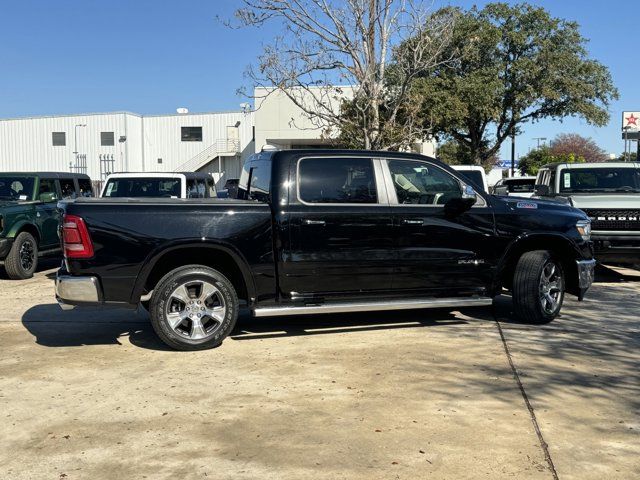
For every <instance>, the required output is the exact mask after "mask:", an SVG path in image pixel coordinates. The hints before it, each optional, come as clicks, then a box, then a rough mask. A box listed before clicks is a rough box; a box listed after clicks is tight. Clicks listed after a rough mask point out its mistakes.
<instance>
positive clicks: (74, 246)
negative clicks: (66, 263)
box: [62, 215, 93, 258]
mask: <svg viewBox="0 0 640 480" xmlns="http://www.w3.org/2000/svg"><path fill="white" fill-rule="evenodd" d="M62 244H63V246H64V255H65V257H67V258H89V257H93V243H91V237H90V236H89V230H87V225H86V224H85V223H84V220H83V219H82V218H80V217H77V216H75V215H65V216H64V217H63V219H62Z"/></svg>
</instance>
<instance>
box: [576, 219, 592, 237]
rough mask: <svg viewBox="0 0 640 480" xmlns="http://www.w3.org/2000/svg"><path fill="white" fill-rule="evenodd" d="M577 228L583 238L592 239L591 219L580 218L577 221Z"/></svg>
mask: <svg viewBox="0 0 640 480" xmlns="http://www.w3.org/2000/svg"><path fill="white" fill-rule="evenodd" d="M576 229H577V230H578V233H579V234H580V236H581V237H582V239H583V240H591V220H580V221H579V222H578V223H576Z"/></svg>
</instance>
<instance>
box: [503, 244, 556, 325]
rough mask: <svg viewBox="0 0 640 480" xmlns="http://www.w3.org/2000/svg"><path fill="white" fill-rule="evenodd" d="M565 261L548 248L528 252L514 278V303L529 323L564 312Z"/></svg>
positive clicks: (516, 309)
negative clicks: (557, 258) (560, 259)
mask: <svg viewBox="0 0 640 480" xmlns="http://www.w3.org/2000/svg"><path fill="white" fill-rule="evenodd" d="M564 288H565V282H564V272H563V270H562V264H561V263H560V262H559V261H557V260H556V259H555V258H554V257H553V255H552V254H551V253H550V252H549V251H547V250H535V251H532V252H526V253H524V254H523V255H522V256H521V257H520V260H519V261H518V264H517V265H516V270H515V273H514V278H513V291H512V294H513V307H514V310H515V313H516V315H517V316H518V317H519V318H520V319H521V320H523V321H525V322H527V323H536V324H543V323H549V322H550V321H552V320H553V319H554V318H556V317H557V316H558V314H559V313H560V309H561V308H562V302H563V300H564Z"/></svg>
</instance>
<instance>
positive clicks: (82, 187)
mask: <svg viewBox="0 0 640 480" xmlns="http://www.w3.org/2000/svg"><path fill="white" fill-rule="evenodd" d="M78 189H79V192H78V196H80V197H93V185H91V180H89V179H87V178H79V179H78Z"/></svg>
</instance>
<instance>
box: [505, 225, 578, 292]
mask: <svg viewBox="0 0 640 480" xmlns="http://www.w3.org/2000/svg"><path fill="white" fill-rule="evenodd" d="M534 250H547V251H550V252H551V253H552V254H553V255H554V257H555V258H556V259H557V260H558V261H559V262H560V264H561V266H562V269H563V270H564V275H565V289H566V291H567V292H569V293H571V294H573V295H578V293H579V288H578V270H577V268H576V263H575V262H576V260H578V259H580V258H581V254H580V251H579V250H578V248H577V247H576V246H575V245H574V243H573V242H572V241H571V240H570V239H568V238H566V237H565V236H563V235H561V234H553V233H543V234H531V235H522V236H520V237H518V238H517V239H515V240H514V241H513V242H512V243H511V244H510V245H509V247H508V248H507V250H506V252H505V254H504V256H503V257H502V259H501V260H500V263H499V265H498V272H497V273H498V274H497V283H498V284H497V285H496V291H498V292H499V291H500V289H501V288H506V289H507V290H511V287H512V281H513V277H514V273H515V269H516V265H517V264H518V260H520V257H521V256H522V255H523V254H524V253H526V252H531V251H534Z"/></svg>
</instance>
